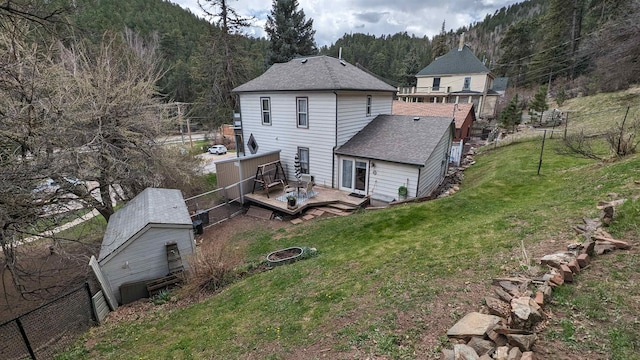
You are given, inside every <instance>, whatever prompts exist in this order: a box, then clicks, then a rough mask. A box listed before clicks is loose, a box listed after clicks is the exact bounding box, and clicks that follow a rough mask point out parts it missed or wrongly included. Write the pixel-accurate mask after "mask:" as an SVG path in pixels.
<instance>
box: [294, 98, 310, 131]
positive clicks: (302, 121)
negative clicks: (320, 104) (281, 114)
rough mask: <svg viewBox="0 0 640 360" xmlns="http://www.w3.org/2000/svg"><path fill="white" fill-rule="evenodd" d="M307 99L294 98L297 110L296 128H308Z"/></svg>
mask: <svg viewBox="0 0 640 360" xmlns="http://www.w3.org/2000/svg"><path fill="white" fill-rule="evenodd" d="M308 103H309V99H308V98H306V97H297V98H296V108H297V119H298V127H301V128H308V127H309V111H308V108H309V104H308Z"/></svg>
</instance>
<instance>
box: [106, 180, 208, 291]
mask: <svg viewBox="0 0 640 360" xmlns="http://www.w3.org/2000/svg"><path fill="white" fill-rule="evenodd" d="M195 251H196V246H195V242H194V237H193V223H192V221H191V218H190V217H189V211H188V210H187V206H186V205H185V202H184V198H183V197H182V193H181V192H180V190H174V189H158V188H147V189H145V190H144V191H143V192H141V193H140V194H138V196H136V197H135V198H134V199H133V200H131V201H129V203H127V204H126V205H125V206H124V207H122V208H121V209H120V210H118V211H116V213H115V214H113V215H112V216H111V218H110V220H109V224H107V230H106V232H105V234H104V239H103V241H102V246H101V248H100V255H99V257H98V263H99V264H100V268H101V270H102V273H103V274H104V276H105V278H106V280H107V282H108V286H109V287H110V288H111V293H112V294H113V295H114V296H115V298H116V299H117V300H118V302H119V303H123V299H122V298H121V296H120V287H121V286H122V285H123V284H125V286H126V285H127V284H135V283H138V284H144V282H145V281H148V280H151V279H155V278H159V277H163V276H167V275H168V274H169V273H170V272H172V271H170V266H171V268H172V270H174V269H175V266H176V260H177V261H178V262H180V261H181V262H182V264H181V265H182V266H184V268H187V265H188V264H187V261H186V258H187V257H188V256H189V255H191V254H194V253H195ZM170 263H171V265H170ZM178 265H180V264H178Z"/></svg>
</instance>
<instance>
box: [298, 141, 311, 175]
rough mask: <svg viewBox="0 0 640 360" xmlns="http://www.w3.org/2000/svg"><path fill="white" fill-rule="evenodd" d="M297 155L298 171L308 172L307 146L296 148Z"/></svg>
mask: <svg viewBox="0 0 640 360" xmlns="http://www.w3.org/2000/svg"><path fill="white" fill-rule="evenodd" d="M298 157H299V158H300V173H301V174H308V173H309V148H302V147H299V148H298Z"/></svg>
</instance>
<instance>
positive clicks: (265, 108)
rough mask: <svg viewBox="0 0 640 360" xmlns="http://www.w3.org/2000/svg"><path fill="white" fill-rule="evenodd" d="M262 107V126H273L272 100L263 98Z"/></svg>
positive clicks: (261, 100) (261, 99)
mask: <svg viewBox="0 0 640 360" xmlns="http://www.w3.org/2000/svg"><path fill="white" fill-rule="evenodd" d="M260 107H261V108H262V125H271V99H270V98H268V97H261V98H260Z"/></svg>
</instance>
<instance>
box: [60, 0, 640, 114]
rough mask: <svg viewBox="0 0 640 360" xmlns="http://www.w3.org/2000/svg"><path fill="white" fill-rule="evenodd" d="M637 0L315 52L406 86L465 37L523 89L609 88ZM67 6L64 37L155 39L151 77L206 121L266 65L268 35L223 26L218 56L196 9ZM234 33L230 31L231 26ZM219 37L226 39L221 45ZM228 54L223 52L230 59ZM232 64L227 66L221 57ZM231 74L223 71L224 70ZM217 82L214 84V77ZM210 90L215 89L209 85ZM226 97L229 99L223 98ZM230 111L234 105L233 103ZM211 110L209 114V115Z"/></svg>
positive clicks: (630, 37) (553, 9)
mask: <svg viewBox="0 0 640 360" xmlns="http://www.w3.org/2000/svg"><path fill="white" fill-rule="evenodd" d="M639 3H640V2H639V1H638V0H571V1H563V0H529V1H524V2H522V3H519V4H514V5H511V6H508V7H503V8H501V9H497V10H496V11H495V12H494V13H493V14H490V15H487V16H486V17H485V18H484V20H482V21H480V22H477V23H473V24H469V25H468V26H465V27H462V28H459V29H455V30H446V23H443V24H442V30H441V32H440V34H438V35H436V36H434V37H433V38H429V37H427V36H417V35H412V34H408V33H406V32H405V33H397V34H393V35H391V34H390V35H382V36H376V35H370V34H360V33H350V34H345V35H344V36H342V37H341V38H340V39H337V40H336V42H335V43H334V44H332V45H330V46H324V47H322V48H320V49H319V53H321V54H326V55H330V56H335V57H337V56H338V55H339V52H340V49H342V57H343V58H344V59H345V60H347V61H349V62H351V63H353V64H359V65H360V66H362V67H364V68H366V69H368V70H369V71H371V72H373V73H374V74H376V75H378V76H379V77H381V78H382V79H385V80H386V81H388V82H389V83H391V84H393V85H397V86H411V85H414V84H415V82H416V79H415V77H414V75H415V74H416V73H417V72H419V71H420V70H421V69H422V68H424V67H425V66H426V65H428V64H429V63H430V62H431V61H433V59H434V58H435V57H437V56H441V55H443V54H445V53H446V52H447V51H449V50H450V49H452V48H454V47H455V46H457V45H458V41H459V38H460V36H461V34H462V33H464V34H465V43H467V44H468V45H469V46H470V47H471V49H472V50H473V51H474V52H475V54H476V56H477V57H478V58H479V59H480V60H482V61H483V62H484V63H485V64H486V65H487V67H489V68H490V69H491V70H492V71H493V72H494V73H495V74H496V75H497V76H508V77H509V78H510V84H511V86H515V87H529V88H533V87H536V86H538V85H539V84H547V83H548V82H549V81H551V82H552V83H553V84H554V87H552V93H553V91H554V90H553V88H558V87H562V88H563V89H564V88H566V89H567V90H568V95H569V96H571V95H574V94H577V93H590V92H594V91H601V90H604V91H611V90H617V89H621V88H625V87H626V86H628V85H629V84H633V83H637V82H638V81H639V80H640V69H639V67H640V65H638V61H637V55H634V54H637V53H640V40H638V36H636V35H637V33H639V32H640V29H638V25H637V24H636V21H635V19H637V18H640V5H639ZM73 4H74V7H73V9H71V11H69V17H70V19H71V20H70V22H71V23H72V24H73V25H74V27H72V29H73V30H72V31H74V32H75V34H74V36H77V37H84V38H89V39H92V41H94V42H96V43H97V42H98V41H99V39H100V37H101V36H102V34H103V33H104V32H105V31H107V30H110V31H123V30H124V29H125V28H126V29H130V30H132V31H133V32H137V33H139V34H141V35H142V36H143V37H146V38H148V39H153V38H155V39H156V40H157V42H158V44H159V55H160V56H161V57H162V60H163V62H162V67H163V69H164V72H165V73H164V76H163V77H162V79H161V80H160V81H159V83H158V86H159V89H160V91H161V93H162V94H164V96H165V98H166V101H178V102H184V103H191V104H193V105H190V107H189V109H190V111H191V115H192V116H193V117H195V118H199V119H200V120H201V122H202V123H205V124H206V123H208V124H210V125H211V126H216V125H218V124H220V123H222V122H228V118H229V113H230V111H231V109H230V108H229V106H226V107H224V108H222V109H218V108H217V105H215V104H219V103H221V99H222V98H224V97H225V96H228V94H227V95H224V94H219V93H216V91H220V90H219V89H221V88H222V89H223V90H222V91H226V90H224V88H225V86H220V84H219V82H220V81H222V82H224V83H226V84H227V85H226V87H227V88H228V87H231V86H237V85H239V84H241V83H243V82H245V81H247V80H249V79H252V78H254V77H256V76H258V75H260V74H261V73H262V72H264V70H265V69H266V68H267V66H268V65H267V64H268V60H267V57H268V51H269V41H268V40H267V39H264V38H262V39H256V38H251V37H247V36H243V35H238V34H231V35H229V37H228V38H227V39H230V41H231V42H232V45H233V52H232V54H231V55H226V56H227V57H226V58H225V55H224V51H222V50H223V47H224V46H223V45H225V44H227V43H225V42H221V40H220V33H221V28H220V26H219V24H212V23H211V22H210V20H211V19H202V18H198V17H197V16H195V15H194V14H192V13H191V12H189V11H188V10H185V9H183V8H181V7H180V6H178V5H175V4H172V3H170V2H168V1H164V0H131V1H121V0H77V1H75V2H73ZM241 33H242V32H241V31H240V34H241ZM225 46H226V45H225ZM229 56H232V57H233V58H232V59H230V58H229ZM229 61H232V62H233V63H234V64H236V70H235V72H234V73H233V74H225V73H224V72H225V70H224V69H225V66H226V64H228V63H229ZM229 77H231V78H229ZM217 82H218V83H217ZM216 89H218V90H216ZM231 102H232V101H231ZM236 110H237V109H236ZM214 114H215V115H214Z"/></svg>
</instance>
